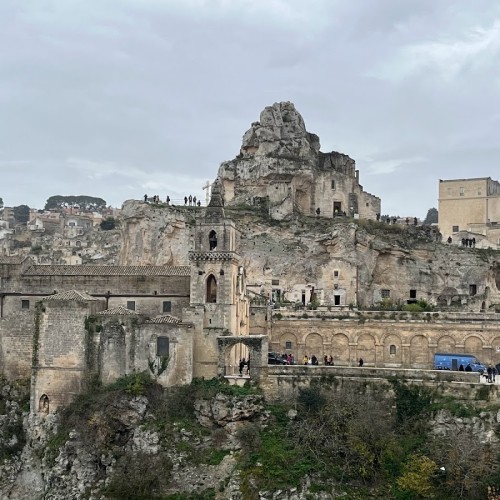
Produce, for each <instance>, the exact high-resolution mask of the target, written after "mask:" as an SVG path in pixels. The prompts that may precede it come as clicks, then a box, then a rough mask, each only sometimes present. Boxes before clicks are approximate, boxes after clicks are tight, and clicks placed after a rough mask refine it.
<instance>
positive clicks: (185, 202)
mask: <svg viewBox="0 0 500 500" xmlns="http://www.w3.org/2000/svg"><path fill="white" fill-rule="evenodd" d="M187 204H188V197H187V196H184V205H187Z"/></svg>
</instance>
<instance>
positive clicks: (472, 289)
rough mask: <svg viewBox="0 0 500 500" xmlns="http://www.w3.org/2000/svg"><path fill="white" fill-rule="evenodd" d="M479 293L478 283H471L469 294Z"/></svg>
mask: <svg viewBox="0 0 500 500" xmlns="http://www.w3.org/2000/svg"><path fill="white" fill-rule="evenodd" d="M476 294H477V285H469V295H470V296H471V297H472V296H474V295H476Z"/></svg>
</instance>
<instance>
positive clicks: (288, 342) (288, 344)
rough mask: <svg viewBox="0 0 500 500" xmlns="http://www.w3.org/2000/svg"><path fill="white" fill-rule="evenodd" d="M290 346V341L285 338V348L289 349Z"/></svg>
mask: <svg viewBox="0 0 500 500" xmlns="http://www.w3.org/2000/svg"><path fill="white" fill-rule="evenodd" d="M291 348H292V343H291V341H289V340H287V341H286V342H285V349H291Z"/></svg>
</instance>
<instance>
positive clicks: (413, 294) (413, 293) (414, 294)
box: [410, 290, 417, 299]
mask: <svg viewBox="0 0 500 500" xmlns="http://www.w3.org/2000/svg"><path fill="white" fill-rule="evenodd" d="M416 298H417V291H416V290H410V299H416Z"/></svg>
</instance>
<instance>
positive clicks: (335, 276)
mask: <svg viewBox="0 0 500 500" xmlns="http://www.w3.org/2000/svg"><path fill="white" fill-rule="evenodd" d="M333 277H334V278H338V277H339V271H338V269H335V271H333Z"/></svg>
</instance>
